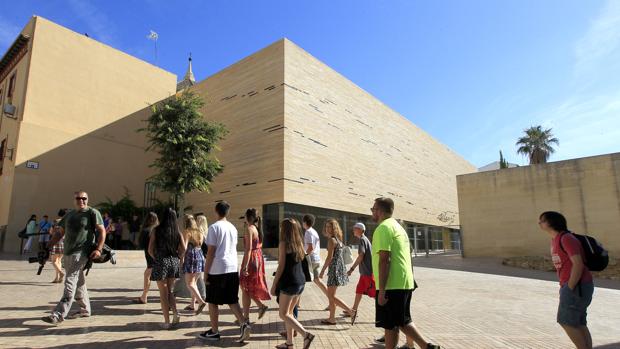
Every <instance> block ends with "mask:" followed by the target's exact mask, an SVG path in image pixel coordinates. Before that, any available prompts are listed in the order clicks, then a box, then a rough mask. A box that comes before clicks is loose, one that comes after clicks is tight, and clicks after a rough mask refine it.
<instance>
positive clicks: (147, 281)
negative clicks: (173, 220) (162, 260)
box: [133, 212, 159, 304]
mask: <svg viewBox="0 0 620 349" xmlns="http://www.w3.org/2000/svg"><path fill="white" fill-rule="evenodd" d="M158 225H159V219H158V218H157V214H155V212H149V213H148V214H147V215H146V218H145V219H144V223H143V224H142V228H141V229H140V236H139V238H138V240H139V241H138V243H139V247H140V248H141V249H142V250H144V259H145V261H146V269H144V283H143V286H142V295H141V296H140V297H138V298H136V299H134V300H133V302H134V303H138V304H146V303H148V293H149V290H150V289H151V273H152V272H153V265H154V264H155V260H153V257H151V255H150V254H149V241H150V240H151V234H152V233H153V230H154V229H155V227H157V226H158Z"/></svg>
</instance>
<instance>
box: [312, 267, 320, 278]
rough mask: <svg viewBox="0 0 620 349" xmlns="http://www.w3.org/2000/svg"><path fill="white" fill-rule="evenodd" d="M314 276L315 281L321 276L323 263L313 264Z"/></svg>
mask: <svg viewBox="0 0 620 349" xmlns="http://www.w3.org/2000/svg"><path fill="white" fill-rule="evenodd" d="M312 274H314V277H313V280H315V279H318V278H319V274H321V263H312Z"/></svg>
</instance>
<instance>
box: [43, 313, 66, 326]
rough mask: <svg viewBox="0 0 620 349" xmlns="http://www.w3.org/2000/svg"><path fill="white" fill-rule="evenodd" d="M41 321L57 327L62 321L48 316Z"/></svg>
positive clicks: (56, 317)
mask: <svg viewBox="0 0 620 349" xmlns="http://www.w3.org/2000/svg"><path fill="white" fill-rule="evenodd" d="M41 320H43V321H45V322H47V323H48V324H52V325H58V324H60V323H61V322H62V321H61V320H60V319H59V318H58V316H56V315H48V316H44V317H42V318H41Z"/></svg>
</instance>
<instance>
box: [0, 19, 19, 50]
mask: <svg viewBox="0 0 620 349" xmlns="http://www.w3.org/2000/svg"><path fill="white" fill-rule="evenodd" d="M20 32H21V28H20V27H18V26H17V25H15V24H13V23H11V22H9V21H8V20H7V19H6V18H4V17H0V51H2V52H1V53H0V55H2V54H3V53H4V52H5V51H6V50H7V49H8V48H9V46H10V45H11V44H12V43H13V41H15V38H17V35H18V34H19V33H20Z"/></svg>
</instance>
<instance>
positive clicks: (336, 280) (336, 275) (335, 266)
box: [327, 240, 349, 286]
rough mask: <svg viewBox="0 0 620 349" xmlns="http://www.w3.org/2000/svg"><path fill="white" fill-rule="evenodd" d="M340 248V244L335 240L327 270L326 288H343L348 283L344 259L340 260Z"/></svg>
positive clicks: (341, 246)
mask: <svg viewBox="0 0 620 349" xmlns="http://www.w3.org/2000/svg"><path fill="white" fill-rule="evenodd" d="M342 248H343V245H342V243H340V241H338V240H336V246H334V255H333V256H332V261H331V263H330V264H329V269H328V270H327V286H344V285H346V284H347V283H348V282H349V277H348V276H347V271H346V267H345V265H344V259H343V258H342Z"/></svg>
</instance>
